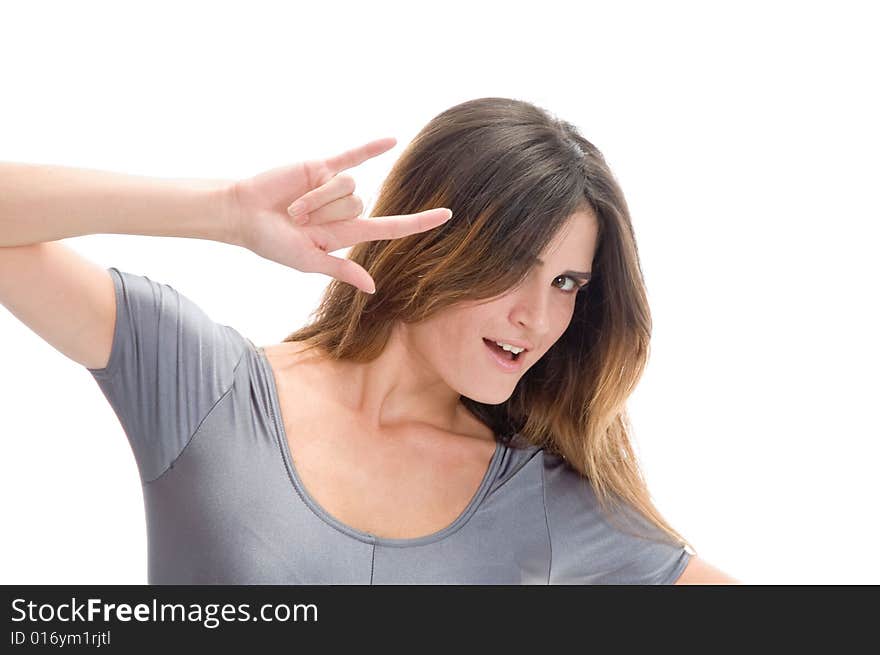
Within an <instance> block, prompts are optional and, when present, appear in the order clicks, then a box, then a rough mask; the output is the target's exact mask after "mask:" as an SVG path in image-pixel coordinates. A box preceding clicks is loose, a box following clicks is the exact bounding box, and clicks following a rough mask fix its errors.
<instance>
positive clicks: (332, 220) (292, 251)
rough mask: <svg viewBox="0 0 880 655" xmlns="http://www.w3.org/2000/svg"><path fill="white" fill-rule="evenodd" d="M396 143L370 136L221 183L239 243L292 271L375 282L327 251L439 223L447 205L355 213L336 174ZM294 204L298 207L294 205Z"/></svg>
mask: <svg viewBox="0 0 880 655" xmlns="http://www.w3.org/2000/svg"><path fill="white" fill-rule="evenodd" d="M396 143H397V141H396V139H394V138H393V137H390V138H385V139H379V140H377V141H372V142H370V143H367V144H366V145H363V146H360V147H358V148H354V149H352V150H348V151H346V152H343V153H342V154H340V155H336V156H335V157H330V158H328V159H315V160H311V161H306V162H300V163H298V164H293V165H292V166H285V167H281V168H275V169H272V170H269V171H266V172H264V173H260V174H259V175H256V176H254V177H252V178H248V179H246V180H241V181H239V182H236V183H234V184H233V185H232V186H231V187H230V189H229V201H230V202H231V203H232V216H233V219H232V220H233V221H235V222H236V224H237V231H236V233H237V235H238V239H239V243H238V244H237V245H241V246H243V247H245V248H247V249H248V250H251V251H253V252H255V253H256V254H258V255H260V256H261V257H265V258H266V259H271V260H272V261H275V262H278V263H279V264H284V265H285V266H290V267H291V268H295V269H297V270H299V271H304V272H310V273H325V274H327V275H329V276H331V277H334V278H336V279H338V280H341V281H342V282H347V283H348V284H351V285H353V286H354V287H356V288H358V289H361V290H362V291H365V292H367V293H374V292H375V291H376V285H375V283H374V282H373V278H372V277H370V274H369V273H367V271H366V270H365V269H364V268H363V267H362V266H360V265H358V264H356V263H355V262H353V261H351V260H350V259H346V258H342V257H335V256H333V255H329V254H327V253H329V252H333V251H334V250H339V249H340V248H347V247H349V246H352V245H354V244H356V243H359V242H361V241H376V240H379V239H399V238H400V237H403V236H406V235H408V234H412V233H414V232H422V231H424V230H430V229H431V228H434V227H437V226H438V225H441V224H443V223H444V222H446V221H447V220H448V219H449V218H450V217H451V216H452V212H451V211H450V210H449V209H444V208H439V209H429V210H427V211H423V212H419V213H417V214H406V215H403V216H382V217H374V218H358V216H360V214H361V212H362V211H363V209H364V205H363V202H362V201H361V199H360V198H359V197H357V196H355V195H354V187H355V183H354V179H353V178H352V177H351V176H349V175H339V174H338V173H339V172H340V171H344V170H345V169H347V168H352V167H353V166H357V165H358V164H360V163H362V162H364V161H366V160H367V159H369V158H370V157H375V156H376V155H380V154H382V153H383V152H385V151H386V150H389V149H390V148H392V147H394V145H395V144H396ZM297 210H299V211H297Z"/></svg>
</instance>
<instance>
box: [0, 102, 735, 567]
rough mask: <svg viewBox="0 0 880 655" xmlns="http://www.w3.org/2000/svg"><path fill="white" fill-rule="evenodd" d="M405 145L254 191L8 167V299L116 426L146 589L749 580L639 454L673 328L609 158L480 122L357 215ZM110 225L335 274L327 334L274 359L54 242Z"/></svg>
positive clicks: (318, 316)
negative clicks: (651, 484) (637, 435)
mask: <svg viewBox="0 0 880 655" xmlns="http://www.w3.org/2000/svg"><path fill="white" fill-rule="evenodd" d="M394 143H395V142H394V140H393V139H382V140H379V141H374V142H372V143H370V144H367V145H366V146H363V147H361V148H358V149H355V150H352V151H349V152H347V153H344V154H342V155H339V156H337V157H332V158H329V159H326V160H314V161H308V162H303V163H300V164H297V165H294V166H290V167H284V168H278V169H273V170H270V171H267V172H265V173H261V174H260V175H257V176H255V177H253V178H250V179H246V180H241V181H237V182H233V183H229V182H225V181H203V182H196V181H176V182H171V181H167V180H165V181H159V180H153V179H146V178H135V177H132V176H124V175H118V174H111V173H103V172H99V171H86V170H81V169H69V168H61V167H46V166H34V165H16V164H6V165H3V166H2V169H0V246H4V247H2V248H0V301H2V303H3V304H4V305H5V306H6V307H7V308H8V309H9V310H10V311H11V312H12V313H13V314H14V315H15V316H16V317H18V318H19V319H20V320H22V321H23V322H25V323H26V324H27V325H28V326H30V327H31V328H32V329H33V330H34V331H35V332H36V333H37V334H39V335H40V336H41V337H43V338H44V339H46V340H47V341H48V342H49V343H51V344H52V345H53V346H55V347H56V348H57V349H58V350H59V351H61V352H62V353H64V354H65V355H67V356H68V357H70V358H71V359H73V360H75V361H77V362H78V363H80V364H81V365H83V366H85V367H86V368H87V369H88V370H89V372H90V373H91V374H92V375H93V377H94V379H95V380H96V381H97V383H98V385H99V386H100V388H101V390H102V391H103V393H104V394H105V396H106V398H107V400H108V401H109V403H110V404H111V406H112V407H113V409H114V411H115V412H116V414H117V416H118V417H119V419H120V423H121V425H122V428H123V429H124V431H125V434H126V436H127V438H128V440H129V442H130V444H131V447H132V451H133V453H134V455H135V458H136V461H137V464H138V470H139V472H140V475H141V481H142V484H143V493H144V502H145V508H146V517H147V524H148V525H147V527H148V551H149V566H148V581H149V582H150V583H151V584H205V583H208V584H210V583H225V584H295V583H303V584H328V583H354V584H387V583H435V584H471V583H479V584H511V583H513V584H519V583H524V584H560V583H561V584H668V583H728V582H736V580H734V579H733V578H731V577H729V576H727V575H726V574H724V573H722V572H721V571H719V570H718V569H716V568H714V567H712V566H711V565H709V564H708V563H706V562H704V561H702V560H700V559H698V557H697V556H696V551H695V550H694V549H693V547H692V546H691V545H690V544H689V543H688V542H687V541H686V540H685V539H684V538H683V537H682V536H681V535H680V534H679V533H678V532H676V531H675V530H674V529H673V528H672V527H671V526H670V525H669V524H668V523H667V522H666V521H665V520H664V519H663V517H662V516H661V514H660V512H659V511H658V510H657V509H656V508H655V507H654V505H653V504H652V502H651V499H650V496H649V493H648V490H647V488H646V485H645V482H644V480H643V478H642V476H641V474H640V471H639V468H638V465H637V462H636V459H635V456H634V452H633V450H632V448H631V444H630V441H629V431H628V420H627V415H626V407H625V405H626V400H627V398H628V396H629V394H630V393H631V392H632V390H633V388H634V387H635V385H636V383H637V382H638V380H639V378H640V376H641V373H642V370H643V368H644V366H645V363H646V359H647V354H648V346H649V341H650V334H651V319H650V312H649V308H648V303H647V299H646V293H645V288H644V284H643V280H642V275H641V271H640V267H639V259H638V255H637V249H636V242H635V237H634V234H633V229H632V225H631V222H630V216H629V212H628V210H627V206H626V203H625V201H624V197H623V194H622V192H621V190H620V188H619V186H618V184H617V182H616V181H615V179H614V177H613V175H612V173H611V172H610V170H609V169H608V166H607V165H606V163H605V161H604V159H603V157H602V155H601V153H600V152H599V151H598V150H597V149H596V148H595V147H594V146H593V145H592V144H591V143H590V142H589V141H587V140H586V139H584V138H583V137H582V136H581V135H580V134H579V133H578V131H577V130H576V129H575V127H574V126H572V125H571V124H569V123H567V122H565V121H562V120H559V119H556V118H555V117H553V116H552V115H550V114H549V113H548V112H546V111H544V110H542V109H540V108H538V107H536V106H534V105H532V104H529V103H527V102H523V101H519V100H513V99H506V98H482V99H478V100H473V101H469V102H465V103H462V104H460V105H457V106H455V107H452V108H450V109H448V110H446V111H444V112H442V113H441V114H439V115H438V116H436V117H435V118H434V119H433V120H431V121H430V122H429V123H428V125H426V126H425V127H424V129H423V130H422V131H421V132H420V133H419V134H418V135H417V136H416V138H415V139H414V140H413V141H412V143H410V144H409V145H408V146H407V148H406V149H405V151H404V152H403V154H402V155H401V157H400V158H399V159H398V161H397V162H396V163H395V165H394V167H393V169H392V171H391V173H390V174H389V175H388V177H387V178H386V180H385V181H384V184H383V185H382V188H381V190H380V193H379V196H378V201H377V204H376V207H375V208H374V210H373V212H372V214H373V215H374V216H375V217H371V218H361V217H360V216H361V213H362V211H363V204H362V202H361V201H360V199H359V198H358V197H357V196H356V195H354V183H353V180H352V178H351V177H349V176H347V175H345V174H342V171H344V170H346V169H348V168H351V167H353V166H356V165H357V164H359V163H361V162H363V161H365V160H366V159H367V158H369V157H372V156H376V155H378V154H380V153H382V152H385V151H386V150H388V149H389V148H390V147H392V146H393V145H394ZM293 201H296V202H293ZM291 203H292V204H291ZM450 211H451V217H450ZM99 232H104V233H107V232H109V233H126V234H144V235H154V236H182V237H193V238H207V239H214V240H218V241H223V242H225V243H230V244H234V245H239V246H242V247H246V248H248V249H250V250H251V251H253V252H255V253H256V254H258V255H260V256H262V257H265V258H268V259H271V260H273V261H276V262H279V263H281V264H284V265H287V266H290V267H293V268H295V269H298V270H300V271H308V272H322V273H326V274H328V275H330V276H332V277H333V278H334V279H333V280H331V282H330V284H329V286H328V287H327V290H326V293H325V295H324V297H323V299H322V301H321V303H320V306H319V307H318V308H317V310H316V311H315V312H314V314H313V316H314V320H313V321H312V322H311V323H309V324H308V325H306V326H304V327H302V328H301V329H299V330H297V331H295V332H293V333H292V334H290V335H289V336H287V337H286V338H285V339H284V340H283V341H282V342H281V343H278V344H272V345H269V346H265V347H257V346H255V345H254V344H253V342H251V341H250V339H248V338H246V337H245V336H243V335H241V334H240V333H239V332H238V331H237V330H235V329H234V328H232V327H231V326H226V325H221V324H218V323H216V322H215V321H213V320H211V318H209V317H208V316H207V315H206V314H205V313H204V312H203V311H202V310H201V309H200V308H199V306H198V305H197V304H196V303H194V302H193V301H192V300H191V299H189V298H187V297H186V296H184V295H182V294H180V293H178V292H177V291H176V290H175V289H174V288H173V287H172V286H170V285H168V284H167V283H162V282H157V281H154V280H152V279H150V278H149V277H146V276H142V275H135V274H132V273H128V272H124V271H121V270H119V269H118V268H115V267H111V268H109V269H106V270H104V269H102V268H101V267H98V266H96V265H94V264H92V263H91V262H87V261H84V260H82V258H80V257H79V256H77V255H76V254H74V253H73V252H72V251H70V250H69V249H66V248H64V247H63V246H62V245H61V244H59V243H55V242H54V240H57V239H61V238H65V237H70V236H75V235H80V234H90V233H99ZM349 246H353V247H352V248H351V251H350V252H349V255H348V258H347V259H345V258H338V257H334V256H332V255H330V254H328V253H329V252H333V251H335V250H339V249H341V248H346V247H349Z"/></svg>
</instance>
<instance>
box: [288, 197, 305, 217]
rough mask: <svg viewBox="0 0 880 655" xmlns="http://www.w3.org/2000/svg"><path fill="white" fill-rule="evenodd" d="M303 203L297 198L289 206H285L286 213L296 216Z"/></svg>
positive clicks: (300, 210)
mask: <svg viewBox="0 0 880 655" xmlns="http://www.w3.org/2000/svg"><path fill="white" fill-rule="evenodd" d="M303 204H304V203H301V202H300V201H298V200H297V201H296V202H295V203H293V204H292V205H291V206H290V207H288V208H287V213H288V214H290V215H291V216H296V215H297V214H299V213H300V212H302V210H303Z"/></svg>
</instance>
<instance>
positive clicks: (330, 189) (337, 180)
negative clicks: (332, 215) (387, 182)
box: [287, 175, 355, 216]
mask: <svg viewBox="0 0 880 655" xmlns="http://www.w3.org/2000/svg"><path fill="white" fill-rule="evenodd" d="M354 188H355V182H354V179H353V178H352V177H351V176H350V175H334V176H333V177H331V178H330V179H329V180H328V181H326V182H325V183H324V184H322V185H321V186H319V187H318V188H317V189H312V190H311V191H309V192H308V193H306V194H303V195H302V196H300V197H299V198H297V199H296V202H294V203H293V204H292V205H290V207H288V208H287V213H288V214H289V215H290V216H299V215H300V214H302V215H306V214H310V213H312V212H314V211H315V210H317V209H320V208H321V207H323V206H324V205H326V204H328V203H331V202H333V201H334V200H336V199H338V198H343V197H345V196H348V195H351V194H352V193H354Z"/></svg>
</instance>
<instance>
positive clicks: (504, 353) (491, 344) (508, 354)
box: [483, 338, 525, 362]
mask: <svg viewBox="0 0 880 655" xmlns="http://www.w3.org/2000/svg"><path fill="white" fill-rule="evenodd" d="M483 341H484V342H485V343H486V345H487V346H489V347H490V348H493V349H494V350H495V351H496V352H498V353H499V354H501V355H502V356H504V357H507V359H509V360H510V361H512V362H515V361H516V360H517V359H519V356H520V355H522V354H523V353H524V352H525V350H523V351H522V352H519V353H516V354H514V353H512V352H510V351H509V350H504V348H502V347H501V346H499V345H498V344H497V343H495V342H494V341H489V339H485V338H484V339H483Z"/></svg>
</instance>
